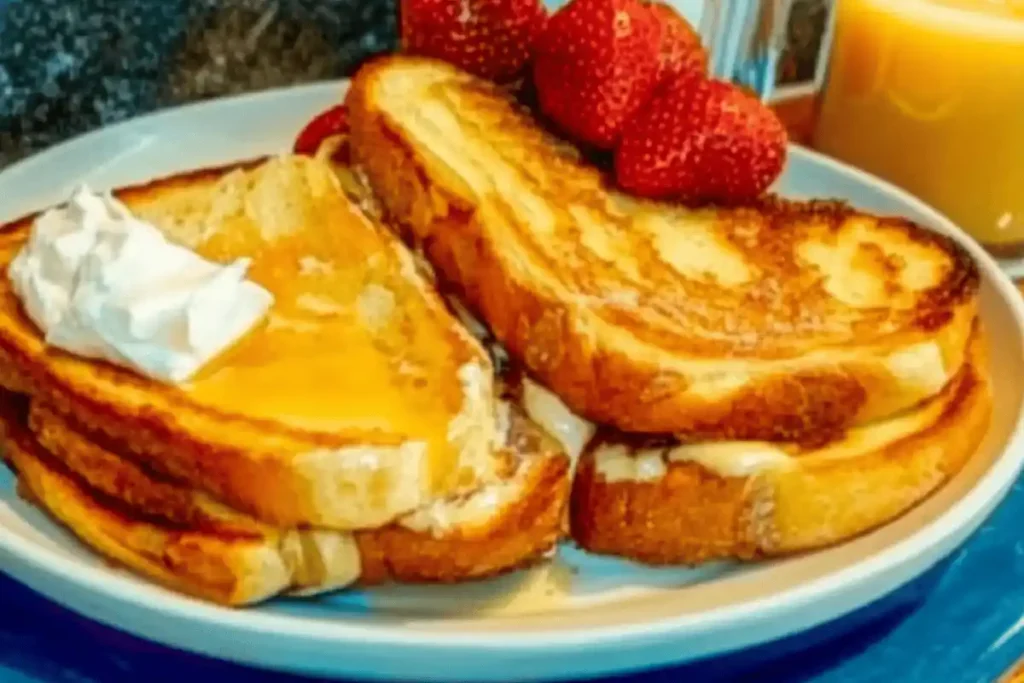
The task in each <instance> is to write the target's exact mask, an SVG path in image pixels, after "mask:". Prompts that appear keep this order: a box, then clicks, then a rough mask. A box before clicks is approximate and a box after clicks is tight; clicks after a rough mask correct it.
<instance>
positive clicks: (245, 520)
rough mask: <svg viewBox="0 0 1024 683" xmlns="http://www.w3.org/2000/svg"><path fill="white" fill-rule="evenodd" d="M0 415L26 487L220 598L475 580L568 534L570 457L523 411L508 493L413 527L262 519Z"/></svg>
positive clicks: (128, 555)
mask: <svg viewBox="0 0 1024 683" xmlns="http://www.w3.org/2000/svg"><path fill="white" fill-rule="evenodd" d="M29 413H31V417H30V416H29ZM0 421H2V424H3V427H4V438H5V444H6V453H7V455H8V457H9V458H10V460H11V464H12V465H13V467H14V469H15V470H16V471H17V473H18V478H19V491H20V492H21V493H22V495H23V496H24V497H26V498H27V499H29V500H30V501H32V502H33V503H35V504H36V505H38V506H40V507H41V508H43V509H44V510H45V511H47V512H48V513H49V514H51V515H52V516H53V517H54V518H55V519H57V520H58V521H59V522H61V523H62V524H63V525H64V526H65V527H67V528H68V529H69V530H70V531H72V532H73V533H74V534H75V535H76V536H77V537H78V538H79V539H80V540H81V541H83V542H84V543H86V544H87V545H88V546H90V547H91V548H93V549H94V550H96V551H98V552H99V553H100V554H101V555H103V556H104V557H106V558H107V559H109V560H111V561H113V562H115V563H116V564H118V565H123V566H125V567H127V568H129V569H131V570H133V571H135V572H137V573H139V574H141V575H143V576H146V577H148V578H150V579H152V580H154V581H157V582H158V583H161V584H163V585H165V586H167V587H169V588H172V589H174V590H177V591H180V592H183V593H186V594H189V595H192V596H195V597H199V598H203V599H206V600H210V601H214V602H217V603H221V604H225V605H247V604H252V603H256V602H259V601H262V600H265V599H267V598H270V597H273V596H275V595H278V594H280V593H298V594H302V595H309V594H313V593H318V592H323V591H328V590H332V589H335V588H342V587H345V586H349V585H364V586H365V585H375V584H381V583H385V582H389V581H402V582H430V583H456V582H462V581H468V580H473V579H481V578H485V577H489V576H494V575H497V574H501V573H504V572H508V571H512V570H514V569H517V568H520V567H525V566H528V565H531V564H534V563H537V562H540V561H542V560H543V559H544V558H545V557H546V556H547V555H548V553H550V552H551V551H552V550H553V548H554V546H555V544H556V543H557V542H558V540H559V539H560V538H562V536H563V535H564V533H565V526H564V516H565V510H566V506H567V501H568V491H569V481H568V476H569V464H568V459H567V458H566V456H565V455H564V454H563V453H562V452H561V451H560V450H559V449H558V448H557V446H556V445H555V444H553V443H552V442H551V441H550V440H549V439H548V438H547V437H546V436H545V435H543V434H542V433H540V432H539V430H537V428H536V427H534V426H533V425H532V424H531V423H529V422H528V421H525V420H523V419H521V418H517V421H516V424H515V425H514V427H513V431H514V434H515V440H514V442H513V448H514V449H518V450H514V452H511V453H510V457H511V458H512V460H513V461H514V467H512V468H511V469H510V470H509V471H508V472H506V475H505V477H506V479H507V480H508V481H509V482H513V480H514V495H513V496H510V497H509V498H508V499H507V500H506V499H503V500H501V501H499V502H498V503H497V504H495V506H494V507H493V508H492V509H490V510H489V511H488V512H487V513H486V514H483V515H476V516H473V517H472V518H469V519H460V520H458V521H457V523H455V524H451V525H445V526H442V527H434V528H431V529H411V528H407V527H405V526H403V525H402V523H401V522H400V521H399V522H396V523H393V524H389V525H385V526H383V527H381V528H378V529H368V530H361V531H356V532H354V533H345V532H339V531H331V530H315V529H294V528H293V529H281V528H276V527H272V526H269V525H267V524H265V523H262V522H259V521H257V520H255V519H253V518H251V517H249V516H247V515H244V514H242V513H238V512H235V511H234V510H231V509H230V508H227V507H226V506H223V505H222V504H220V503H219V502H218V501H216V500H214V499H212V498H210V497H209V496H207V495H206V494H203V493H201V492H197V491H195V490H193V489H191V488H189V487H188V486H187V485H186V484H183V483H182V482H180V481H175V480H173V479H170V478H167V477H165V476H163V475H161V474H160V473H157V472H154V471H151V470H148V469H147V468H146V467H145V466H144V465H142V464H140V463H138V462H137V461H135V460H132V459H131V458H127V457H124V456H121V455H118V454H116V453H113V452H111V451H109V450H107V448H105V447H104V446H103V445H100V444H96V443H93V442H92V441H90V440H89V439H88V438H87V437H86V436H84V435H83V434H81V433H80V432H78V431H77V428H76V427H75V426H73V425H72V424H70V423H68V422H67V421H66V420H65V418H63V416H61V415H59V414H58V413H56V412H54V411H52V410H51V409H50V408H48V407H46V406H39V405H37V406H35V407H33V408H31V409H29V408H28V407H27V405H25V399H24V398H20V399H19V398H17V397H13V396H12V395H10V394H8V393H7V392H3V395H2V396H0ZM40 441H42V442H44V443H46V444H48V447H47V448H44V447H43V446H42V445H41V444H40ZM522 449H528V450H522Z"/></svg>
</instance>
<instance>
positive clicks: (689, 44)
mask: <svg viewBox="0 0 1024 683" xmlns="http://www.w3.org/2000/svg"><path fill="white" fill-rule="evenodd" d="M647 7H648V9H649V10H650V12H651V13H652V14H654V16H655V17H656V18H657V20H658V23H659V24H660V25H661V41H660V46H661V65H660V68H659V72H658V82H659V83H664V82H666V81H668V80H669V79H671V78H673V77H675V76H678V75H679V74H681V73H683V72H687V71H696V72H698V73H701V74H706V73H707V71H708V53H707V50H705V49H704V46H703V45H702V44H701V42H700V35H699V34H698V33H697V32H696V31H695V30H694V29H693V26H691V25H690V22H688V21H687V20H686V19H684V18H683V17H682V16H681V15H680V14H679V12H677V11H676V10H675V8H673V7H672V6H671V5H666V4H665V3H663V2H650V3H648V5H647Z"/></svg>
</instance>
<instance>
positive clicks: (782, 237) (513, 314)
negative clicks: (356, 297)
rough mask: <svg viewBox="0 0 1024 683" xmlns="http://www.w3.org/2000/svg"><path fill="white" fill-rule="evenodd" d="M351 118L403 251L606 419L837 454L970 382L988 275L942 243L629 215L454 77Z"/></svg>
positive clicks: (370, 100) (838, 221) (384, 63)
mask: <svg viewBox="0 0 1024 683" xmlns="http://www.w3.org/2000/svg"><path fill="white" fill-rule="evenodd" d="M346 101H347V104H348V107H349V115H350V122H351V136H350V144H351V153H352V160H353V163H354V164H356V165H357V166H358V167H359V168H360V169H361V170H362V172H363V173H365V176H366V178H367V179H368V182H369V184H370V185H371V186H372V189H373V190H374V191H375V193H376V195H377V197H378V198H379V200H380V202H381V204H382V205H383V208H384V210H385V211H386V212H387V213H388V215H389V217H390V218H391V219H393V222H395V223H397V224H400V225H401V226H402V229H403V231H404V237H405V238H406V239H407V241H412V242H414V243H415V244H416V246H417V248H419V249H422V251H423V252H424V253H425V255H426V256H427V257H428V259H429V260H430V262H431V263H432V264H433V266H434V267H435V268H436V270H437V271H438V277H439V279H440V280H441V281H442V283H443V284H444V286H446V287H447V288H450V289H451V290H453V291H454V292H455V293H456V294H457V295H458V296H459V298H460V299H461V300H463V301H464V302H465V303H466V304H467V306H468V307H469V308H470V309H471V310H472V311H473V312H474V313H475V314H476V315H478V316H479V317H480V318H481V319H482V320H483V321H484V322H486V323H487V325H489V327H490V328H491V329H492V330H493V332H494V333H495V335H496V336H497V338H498V339H499V340H500V341H501V342H502V344H503V345H504V346H505V347H506V348H507V349H508V351H509V353H510V354H511V355H512V356H513V357H514V358H516V359H518V360H519V361H520V362H521V363H522V364H523V365H524V366H525V367H526V369H527V370H528V372H529V373H530V375H532V376H533V377H535V378H536V379H537V380H538V381H539V382H540V383H541V384H543V385H545V386H547V387H549V388H550V389H551V390H552V391H554V393H555V394H557V395H558V396H559V397H560V398H561V399H562V400H564V401H565V403H566V404H567V405H568V406H569V407H570V408H571V409H572V411H573V412H575V413H577V414H579V415H581V416H583V417H585V418H587V419H588V420H590V421H592V422H595V423H599V424H605V425H611V426H614V427H615V428H617V429H619V430H622V431H625V432H631V433H672V434H678V435H684V436H685V437H686V438H693V439H697V438H701V439H731V440H735V439H765V440H785V441H801V440H806V439H811V440H821V439H823V438H825V437H826V435H829V434H838V433H840V432H841V431H842V430H843V429H845V428H847V427H850V426H854V425H860V424H865V423H868V422H871V421H874V420H877V419H880V418H883V417H886V416H889V415H893V414H895V413H897V412H899V411H902V410H905V409H907V408H910V407H912V406H914V405H916V404H918V403H919V402H921V401H923V400H925V399H927V398H929V397H931V396H932V395H934V394H935V393H936V392H938V391H939V390H941V389H942V388H943V387H944V386H945V385H946V384H947V383H948V382H949V381H950V380H951V379H952V378H953V377H954V376H956V374H957V372H958V371H959V369H960V367H961V366H962V364H963V361H964V357H965V353H966V347H967V340H968V336H969V334H970V330H971V325H972V322H973V320H974V317H975V312H976V307H977V289H978V282H979V280H978V271H977V267H976V265H975V264H974V263H973V261H972V260H971V259H970V258H969V256H968V255H967V254H966V252H965V251H964V250H963V249H962V248H960V247H959V246H958V245H957V244H955V243H954V242H953V241H952V240H950V239H948V238H946V237H943V236H940V235H936V234H933V233H931V232H929V231H927V230H924V229H923V228H920V227H918V226H916V225H913V224H911V223H909V222H908V221H906V220H903V219H898V218H884V217H875V216H870V215H866V214H864V213H861V212H858V211H855V210H853V209H851V208H849V207H847V206H845V205H841V204H838V203H829V202H793V201H783V200H781V199H777V198H766V199H764V200H762V201H759V202H756V203H753V204H751V205H748V206H737V207H729V208H726V207H705V208H687V207H685V206H681V205H678V204H671V203H664V202H651V201H644V200H640V199H637V198H634V197H631V196H628V195H626V194H623V193H621V192H618V191H616V190H615V189H613V188H612V187H611V185H610V183H609V182H608V180H607V179H606V178H605V177H604V175H603V174H602V173H601V171H600V170H599V169H597V168H595V167H594V166H592V165H590V164H588V163H586V162H585V161H584V160H583V158H582V156H581V154H580V152H579V151H578V150H577V149H576V148H574V147H573V146H572V145H569V144H568V143H566V142H564V141H562V140H559V139H558V138H556V137H555V136H554V135H552V134H551V133H549V132H547V131H546V130H545V129H544V128H543V126H542V125H541V124H540V123H538V121H537V120H536V119H535V118H534V117H533V116H532V115H531V114H530V112H528V111H527V110H526V109H524V108H523V107H521V106H520V105H518V104H517V103H516V102H515V101H514V100H513V99H512V97H511V96H510V95H508V94H507V93H506V92H505V91H503V90H500V89H498V88H496V87H494V86H492V85H490V84H488V83H485V82H483V81H481V80H479V79H476V78H474V77H472V76H470V75H468V74H466V73H463V72H461V71H459V70H457V69H456V68H454V67H451V66H449V65H446V64H443V63H441V62H437V61H432V60H428V59H423V58H416V57H409V56H388V57H385V58H381V59H378V60H376V61H373V62H370V63H368V64H367V65H365V66H364V67H363V68H362V69H361V70H360V71H359V73H358V74H357V75H356V77H355V78H354V80H353V83H352V86H351V88H350V90H349V93H348V96H347V100H346Z"/></svg>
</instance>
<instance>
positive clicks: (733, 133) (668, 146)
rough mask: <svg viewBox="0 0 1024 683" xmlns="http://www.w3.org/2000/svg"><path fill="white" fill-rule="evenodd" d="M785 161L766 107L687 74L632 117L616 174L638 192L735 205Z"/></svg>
mask: <svg viewBox="0 0 1024 683" xmlns="http://www.w3.org/2000/svg"><path fill="white" fill-rule="evenodd" d="M785 159H786V130H785V128H784V127H783V125H782V123H781V122H780V121H779V119H778V118H777V117H776V116H775V113H774V112H772V110H770V109H768V107H766V106H764V105H763V104H762V103H761V102H760V100H758V99H756V98H754V97H751V96H750V95H748V94H747V93H745V92H743V91H742V90H740V89H739V88H737V87H736V86H734V85H732V84H730V83H725V82H722V81H711V80H705V79H703V78H701V77H699V76H696V75H690V76H683V77H680V78H677V79H676V80H674V81H672V82H670V83H669V84H666V86H665V87H664V88H663V89H662V90H661V91H659V93H658V94H657V95H656V96H655V97H654V98H653V99H652V100H651V102H650V103H649V104H648V105H647V106H645V107H644V109H643V111H641V112H640V113H639V114H638V115H637V116H636V117H635V118H634V119H633V120H631V121H630V123H629V125H628V127H627V128H626V132H625V134H624V135H623V136H622V141H621V143H620V144H619V146H618V148H617V149H616V151H615V175H616V178H617V180H618V183H619V185H620V186H621V187H622V188H623V189H625V190H627V191H629V192H631V193H633V194H636V195H640V196H643V197H650V198H656V199H660V198H676V199H681V200H683V201H686V202H708V201H714V202H722V203H739V202H743V201H745V200H748V199H753V198H755V197H757V196H758V195H760V194H761V193H762V192H764V190H765V189H767V187H768V186H769V185H770V184H771V183H772V181H773V180H775V178H776V177H778V175H779V173H780V172H781V171H782V166H783V164H784V163H785Z"/></svg>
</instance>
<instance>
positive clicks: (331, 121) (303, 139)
mask: <svg viewBox="0 0 1024 683" xmlns="http://www.w3.org/2000/svg"><path fill="white" fill-rule="evenodd" d="M347 132H348V108H347V107H346V106H345V105H344V104H338V105H335V106H333V107H331V108H330V109H328V110H326V111H323V112H320V113H319V114H317V115H316V116H314V117H313V119H312V120H310V122H309V123H307V124H306V126H305V127H304V128H303V129H302V131H300V132H299V135H298V137H296V138H295V144H294V145H293V146H292V151H293V152H295V154H308V155H312V154H315V153H316V150H317V149H318V148H319V147H320V143H321V142H323V141H324V140H325V139H327V138H329V137H331V136H332V135H341V134H342V133H347Z"/></svg>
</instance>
